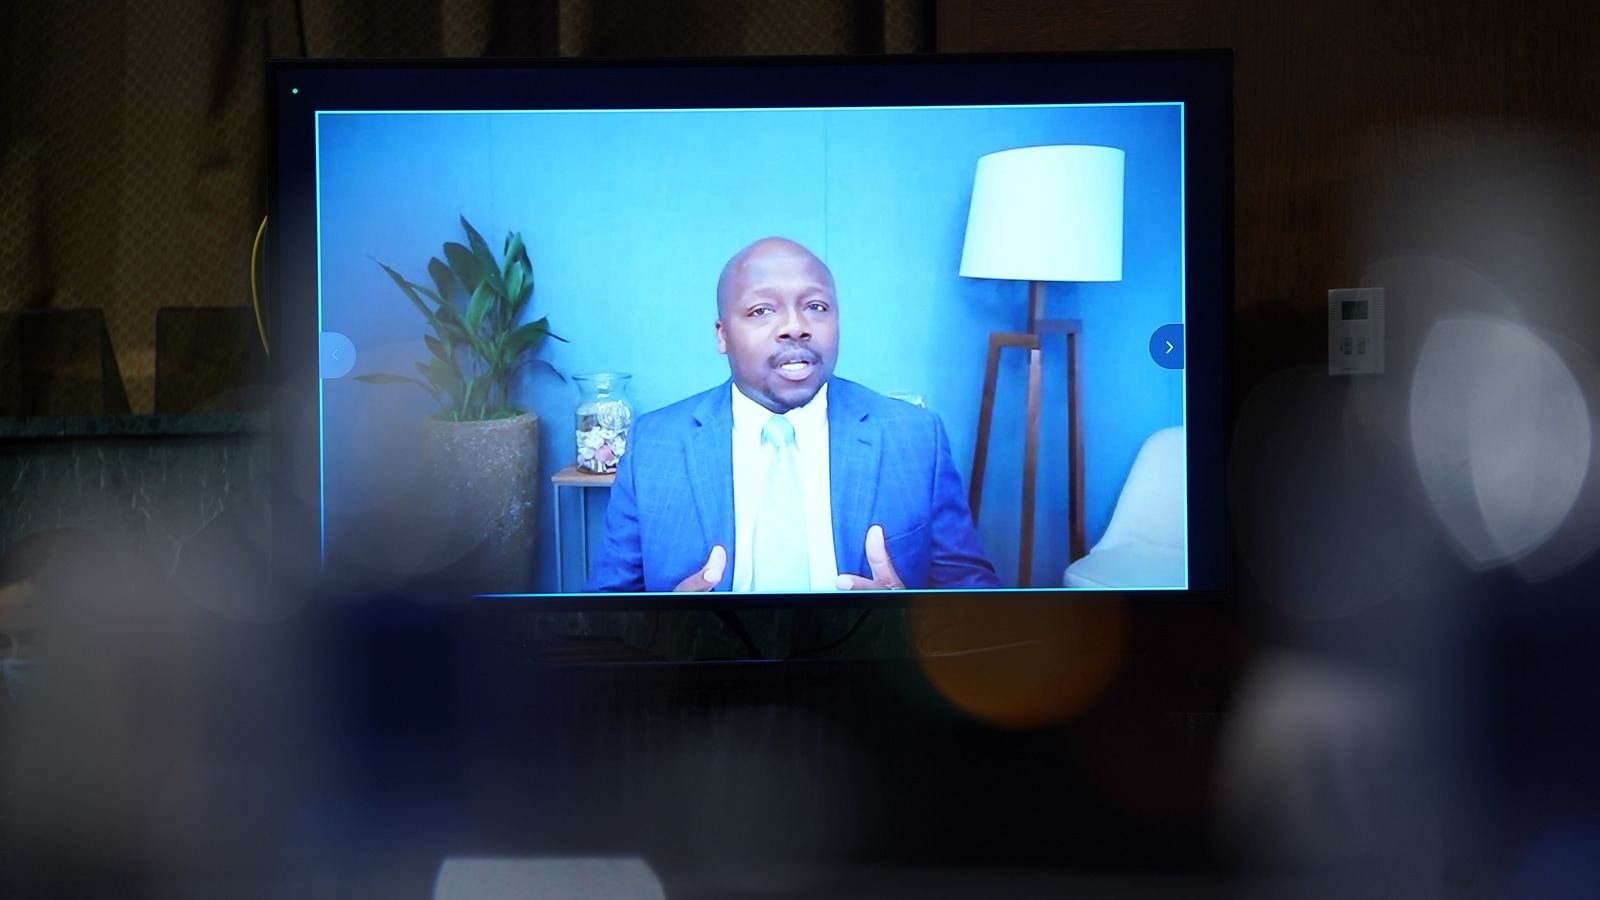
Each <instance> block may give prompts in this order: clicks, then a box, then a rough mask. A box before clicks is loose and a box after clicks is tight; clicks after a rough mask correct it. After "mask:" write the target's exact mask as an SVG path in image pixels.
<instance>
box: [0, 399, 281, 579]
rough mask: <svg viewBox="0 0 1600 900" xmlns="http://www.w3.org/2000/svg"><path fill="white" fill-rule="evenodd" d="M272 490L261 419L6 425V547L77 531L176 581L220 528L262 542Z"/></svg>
mask: <svg viewBox="0 0 1600 900" xmlns="http://www.w3.org/2000/svg"><path fill="white" fill-rule="evenodd" d="M270 486H271V466H270V464H269V461H268V448H267V442H266V417H265V416H264V415H251V414H220V413H219V414H213V415H198V416H118V417H104V418H81V419H78V418H63V419H11V420H0V546H9V545H10V544H11V543H13V542H15V541H16V540H17V539H19V538H21V537H24V536H26V535H28V534H31V533H34V532H37V531H43V530H47V529H52V528H62V527H67V526H76V527H79V528H83V529H86V530H88V531H90V532H92V533H94V534H96V535H98V536H99V537H101V538H102V539H104V540H106V541H107V542H108V543H109V544H111V545H112V547H113V548H114V549H116V550H117V551H118V553H119V555H121V556H122V557H123V559H124V561H125V562H126V563H129V564H134V565H142V566H149V567H151V568H154V569H155V570H157V571H160V572H163V573H166V574H168V575H171V574H173V573H175V572H176V571H177V570H178V569H179V566H180V563H181V562H182V561H183V558H184V555H185V552H186V551H187V550H189V549H191V548H193V547H194V546H195V545H196V542H197V541H199V540H200V539H201V538H202V537H203V536H205V535H206V534H207V532H208V529H211V528H213V527H214V526H215V525H216V523H218V522H219V521H225V522H227V523H229V524H239V523H240V522H241V521H242V522H244V523H245V524H246V526H247V527H246V528H245V529H244V531H246V532H250V533H258V534H260V535H261V536H262V537H263V540H264V538H265V535H266V534H267V525H268V522H269V518H268V515H269V513H268V510H269V508H270V507H269V494H270ZM262 546H263V549H264V547H265V544H263V545H262Z"/></svg>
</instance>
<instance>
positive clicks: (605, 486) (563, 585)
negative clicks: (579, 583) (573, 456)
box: [550, 465, 617, 594]
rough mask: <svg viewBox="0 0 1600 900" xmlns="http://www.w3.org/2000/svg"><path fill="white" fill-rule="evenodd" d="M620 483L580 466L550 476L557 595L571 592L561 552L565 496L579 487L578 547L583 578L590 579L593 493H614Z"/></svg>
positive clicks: (615, 478) (608, 476) (611, 476)
mask: <svg viewBox="0 0 1600 900" xmlns="http://www.w3.org/2000/svg"><path fill="white" fill-rule="evenodd" d="M616 480H617V476H615V475H592V474H590V473H588V472H584V471H582V470H580V469H579V468H578V467H577V466H576V465H572V466H567V467H566V468H565V469H562V470H561V471H559V472H557V473H555V474H554V475H551V476H550V486H551V487H550V491H551V493H553V494H554V495H555V498H556V518H555V526H556V592H557V593H562V594H564V593H566V591H567V579H566V571H567V566H566V562H567V558H566V557H565V556H563V555H562V553H561V536H562V528H561V495H562V493H564V491H565V489H566V488H576V489H577V491H578V546H579V547H580V548H582V554H583V577H584V578H588V577H589V491H590V490H593V489H600V490H604V491H609V490H611V485H612V484H613V483H614V482H615V481H616Z"/></svg>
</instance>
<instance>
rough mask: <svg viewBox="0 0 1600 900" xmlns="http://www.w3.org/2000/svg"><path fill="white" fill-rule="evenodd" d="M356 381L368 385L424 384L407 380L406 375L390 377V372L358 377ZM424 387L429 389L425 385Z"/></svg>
mask: <svg viewBox="0 0 1600 900" xmlns="http://www.w3.org/2000/svg"><path fill="white" fill-rule="evenodd" d="M356 380H357V381H365V382H366V383H367V384H422V382H420V381H418V380H416V379H415V378H407V377H406V376H404V375H390V374H389V373H388V372H373V373H372V374H371V375H357V376H356ZM422 386H423V387H427V385H425V384H423V385H422Z"/></svg>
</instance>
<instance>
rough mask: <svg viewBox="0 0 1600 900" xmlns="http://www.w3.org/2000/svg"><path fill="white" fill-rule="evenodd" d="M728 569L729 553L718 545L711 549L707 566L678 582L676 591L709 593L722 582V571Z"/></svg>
mask: <svg viewBox="0 0 1600 900" xmlns="http://www.w3.org/2000/svg"><path fill="white" fill-rule="evenodd" d="M727 567H728V551H726V550H724V549H722V545H721V544H718V545H716V546H715V547H712V548H711V555H710V556H708V557H706V564H705V565H703V566H701V567H700V570H699V571H698V572H693V573H691V574H690V575H689V577H688V578H685V579H684V580H682V581H680V582H678V586H677V587H675V588H673V590H674V591H709V590H711V589H712V588H714V587H716V586H717V583H718V582H720V581H721V580H722V571H723V570H724V569H726V568H727Z"/></svg>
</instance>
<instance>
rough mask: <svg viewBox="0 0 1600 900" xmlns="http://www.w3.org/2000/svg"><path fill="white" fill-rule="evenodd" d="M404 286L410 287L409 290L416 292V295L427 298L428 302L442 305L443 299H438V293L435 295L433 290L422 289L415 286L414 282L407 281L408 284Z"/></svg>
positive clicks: (420, 286)
mask: <svg viewBox="0 0 1600 900" xmlns="http://www.w3.org/2000/svg"><path fill="white" fill-rule="evenodd" d="M406 284H409V285H411V289H412V290H414V291H416V292H417V293H418V294H421V295H422V296H424V297H427V298H428V299H429V300H432V301H433V302H434V303H443V302H444V298H443V297H440V296H439V295H438V293H436V292H435V291H434V289H433V288H431V287H423V286H422V285H420V284H417V283H416V282H415V281H408V282H406Z"/></svg>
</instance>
